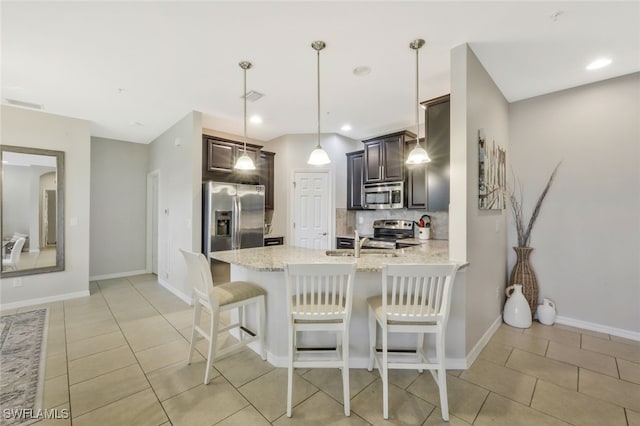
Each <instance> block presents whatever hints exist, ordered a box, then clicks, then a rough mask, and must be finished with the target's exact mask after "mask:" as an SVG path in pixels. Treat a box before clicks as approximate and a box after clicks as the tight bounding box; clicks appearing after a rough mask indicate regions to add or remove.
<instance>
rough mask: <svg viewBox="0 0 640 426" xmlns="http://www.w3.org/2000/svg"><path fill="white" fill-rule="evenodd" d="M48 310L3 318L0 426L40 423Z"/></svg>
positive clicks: (0, 358) (0, 334)
mask: <svg viewBox="0 0 640 426" xmlns="http://www.w3.org/2000/svg"><path fill="white" fill-rule="evenodd" d="M48 316H49V309H48V308H44V309H37V310H34V311H29V312H24V313H20V314H14V315H6V316H3V317H0V407H2V412H1V413H0V425H2V426H5V425H7V426H8V425H21V426H24V425H28V424H29V423H32V422H34V421H37V420H39V418H37V417H38V413H39V411H40V410H41V408H42V391H43V388H44V368H45V361H46V353H45V351H46V344H47V343H46V342H47V340H46V338H47V322H48Z"/></svg>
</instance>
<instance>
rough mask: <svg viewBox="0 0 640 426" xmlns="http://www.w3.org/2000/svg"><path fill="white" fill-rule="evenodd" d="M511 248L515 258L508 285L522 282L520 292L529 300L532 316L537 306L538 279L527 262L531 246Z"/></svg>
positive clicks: (531, 249)
mask: <svg viewBox="0 0 640 426" xmlns="http://www.w3.org/2000/svg"><path fill="white" fill-rule="evenodd" d="M513 250H514V251H515V252H516V256H517V258H516V264H515V265H514V266H513V270H512V271H511V279H510V280H509V285H514V284H522V294H524V297H525V298H526V299H527V302H529V308H531V315H532V316H533V313H534V312H535V311H536V308H537V306H538V280H537V279H536V274H535V273H534V272H533V269H531V264H530V263H529V255H530V254H531V252H532V251H533V248H531V247H514V248H513Z"/></svg>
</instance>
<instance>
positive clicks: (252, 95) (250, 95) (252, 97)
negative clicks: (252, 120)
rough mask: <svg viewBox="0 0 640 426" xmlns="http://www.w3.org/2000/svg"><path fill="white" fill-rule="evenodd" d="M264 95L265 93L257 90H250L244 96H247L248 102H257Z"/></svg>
mask: <svg viewBox="0 0 640 426" xmlns="http://www.w3.org/2000/svg"><path fill="white" fill-rule="evenodd" d="M263 96H264V94H263V93H260V92H256V91H255V90H250V91H248V92H247V93H246V94H245V95H244V97H245V98H247V102H255V101H257V100H258V99H260V98H262V97H263ZM241 97H242V96H241Z"/></svg>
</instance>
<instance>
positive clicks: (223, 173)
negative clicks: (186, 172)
mask: <svg viewBox="0 0 640 426" xmlns="http://www.w3.org/2000/svg"><path fill="white" fill-rule="evenodd" d="M260 148H261V147H260V146H258V145H253V144H247V155H248V156H249V157H251V159H252V160H253V164H255V165H256V170H235V169H234V168H233V166H234V165H235V163H236V160H237V159H238V157H240V156H241V155H242V152H243V150H244V144H243V143H242V142H236V141H232V140H229V139H224V138H220V137H217V136H209V135H202V179H203V180H214V181H217V182H230V183H246V184H258V181H259V180H260V176H259V174H260V166H259V162H260Z"/></svg>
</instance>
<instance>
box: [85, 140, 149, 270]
mask: <svg viewBox="0 0 640 426" xmlns="http://www.w3.org/2000/svg"><path fill="white" fill-rule="evenodd" d="M148 163H149V146H148V145H144V144H138V143H130V142H124V141H118V140H113V139H103V138H97V137H92V138H91V252H90V264H89V274H90V276H91V277H92V278H93V277H100V276H105V275H114V274H126V273H135V272H143V271H144V270H145V269H146V231H147V230H146V223H147V221H146V204H147V198H146V197H147V187H146V185H147V168H148Z"/></svg>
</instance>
